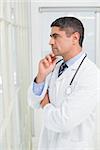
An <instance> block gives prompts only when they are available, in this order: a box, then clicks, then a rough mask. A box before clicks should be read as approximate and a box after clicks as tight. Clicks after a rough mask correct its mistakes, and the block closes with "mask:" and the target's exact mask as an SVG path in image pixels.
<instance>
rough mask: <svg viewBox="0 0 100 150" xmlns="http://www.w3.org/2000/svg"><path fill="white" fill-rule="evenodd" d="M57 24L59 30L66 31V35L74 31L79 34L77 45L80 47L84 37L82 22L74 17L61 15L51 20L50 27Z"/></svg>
mask: <svg viewBox="0 0 100 150" xmlns="http://www.w3.org/2000/svg"><path fill="white" fill-rule="evenodd" d="M53 26H57V27H60V29H61V30H65V31H66V35H67V36H71V34H73V33H74V32H78V33H79V34H80V39H79V45H80V46H81V47H82V43H83V39H84V27H83V24H82V22H81V21H80V20H79V19H77V18H75V17H61V18H58V19H56V20H55V21H54V22H52V24H51V27H53Z"/></svg>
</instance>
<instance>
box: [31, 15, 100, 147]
mask: <svg viewBox="0 0 100 150" xmlns="http://www.w3.org/2000/svg"><path fill="white" fill-rule="evenodd" d="M50 36H51V39H50V45H51V48H52V52H51V53H50V54H49V55H48V56H46V57H45V58H44V59H42V60H41V61H40V63H39V68H38V74H37V76H36V78H35V79H34V81H33V82H32V84H31V86H30V88H29V92H28V102H29V105H30V106H31V107H33V108H36V107H38V108H42V109H43V113H44V124H43V128H42V132H41V136H40V142H39V148H38V149H39V150H92V149H93V146H90V143H92V142H93V137H94V135H95V129H96V111H97V108H96V107H97V102H98V100H99V99H100V95H99V91H100V71H99V69H98V68H97V67H96V65H95V64H94V63H93V62H91V61H90V60H89V59H88V57H87V54H86V53H85V52H84V51H83V50H82V43H83V39H84V27H83V24H82V23H81V21H80V20H78V19H77V18H74V17H61V18H58V19H56V20H55V21H54V22H53V23H52V24H51V35H50ZM57 56H62V57H63V59H61V60H59V61H58V60H57Z"/></svg>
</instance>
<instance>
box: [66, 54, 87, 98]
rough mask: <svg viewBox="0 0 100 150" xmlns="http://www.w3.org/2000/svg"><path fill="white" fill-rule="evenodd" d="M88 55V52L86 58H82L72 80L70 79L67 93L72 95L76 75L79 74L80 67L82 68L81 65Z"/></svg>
mask: <svg viewBox="0 0 100 150" xmlns="http://www.w3.org/2000/svg"><path fill="white" fill-rule="evenodd" d="M86 57H87V54H85V56H84V58H83V59H82V61H81V63H80V64H79V66H78V68H77V70H76V72H75V74H74V75H73V77H72V79H71V81H70V83H69V85H68V87H67V89H66V91H65V94H67V95H70V94H71V93H72V83H73V81H74V80H75V77H76V75H77V73H78V71H79V69H80V67H81V65H82V63H83V62H84V60H85V58H86Z"/></svg>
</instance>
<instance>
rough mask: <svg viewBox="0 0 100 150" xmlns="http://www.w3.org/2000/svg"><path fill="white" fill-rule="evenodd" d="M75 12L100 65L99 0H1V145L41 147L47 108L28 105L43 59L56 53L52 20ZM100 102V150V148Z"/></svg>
mask: <svg viewBox="0 0 100 150" xmlns="http://www.w3.org/2000/svg"><path fill="white" fill-rule="evenodd" d="M61 16H75V17H77V18H79V19H80V20H81V21H82V22H83V24H84V27H85V39H84V44H83V49H85V50H86V52H87V53H88V57H89V58H90V59H91V60H92V61H93V62H94V63H96V65H97V66H98V67H99V68H100V2H99V0H89V1H88V0H84V2H82V1H81V2H80V1H79V0H70V2H68V1H67V0H62V1H60V0H56V1H53V0H51V1H49V0H0V150H37V145H38V139H39V135H40V129H41V125H42V118H43V116H42V110H41V109H40V110H32V109H31V108H29V106H28V104H27V91H28V87H29V84H30V82H31V81H32V80H33V78H34V77H35V75H36V73H37V65H38V62H39V60H40V59H41V58H42V57H44V56H45V55H46V54H47V53H49V52H50V47H49V45H48V42H49V35H50V24H51V23H52V21H54V20H55V19H56V18H58V17H61ZM99 126H100V106H99V105H98V114H97V138H96V139H94V144H95V150H100V127H99Z"/></svg>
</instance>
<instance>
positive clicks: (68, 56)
mask: <svg viewBox="0 0 100 150" xmlns="http://www.w3.org/2000/svg"><path fill="white" fill-rule="evenodd" d="M81 51H82V48H80V49H76V50H75V49H74V50H72V51H70V52H68V53H67V54H65V55H64V56H63V59H64V61H68V60H69V59H71V58H73V57H75V56H76V55H78V54H79V53H80V52H81Z"/></svg>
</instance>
